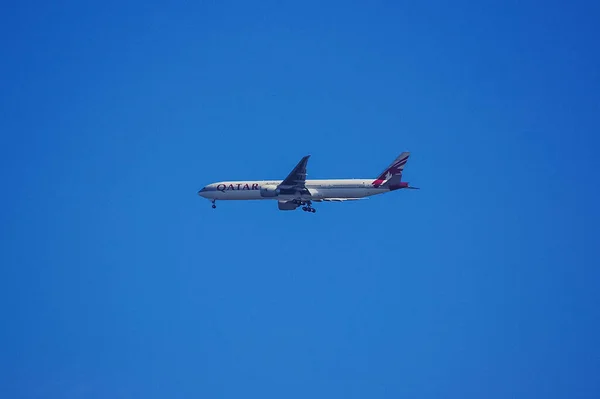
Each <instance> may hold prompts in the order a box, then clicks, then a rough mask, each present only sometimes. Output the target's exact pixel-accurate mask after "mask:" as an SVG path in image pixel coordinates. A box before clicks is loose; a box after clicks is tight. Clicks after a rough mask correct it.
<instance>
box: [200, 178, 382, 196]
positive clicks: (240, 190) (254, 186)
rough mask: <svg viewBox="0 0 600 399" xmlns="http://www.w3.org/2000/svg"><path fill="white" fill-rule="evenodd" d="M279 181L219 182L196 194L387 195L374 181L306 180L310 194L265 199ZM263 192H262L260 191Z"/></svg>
mask: <svg viewBox="0 0 600 399" xmlns="http://www.w3.org/2000/svg"><path fill="white" fill-rule="evenodd" d="M280 183H281V180H254V181H222V182H218V183H212V184H209V185H208V186H206V187H204V188H203V189H202V190H200V191H199V192H198V194H199V195H200V196H202V197H204V198H208V199H211V200H213V199H214V200H264V199H275V200H280V201H281V200H292V199H307V200H321V199H327V198H364V197H368V196H372V195H377V194H382V193H386V192H389V191H390V190H391V189H390V188H388V187H374V186H373V184H372V183H373V179H334V180H306V184H305V186H306V188H307V190H308V191H309V192H310V194H303V195H300V196H299V195H298V194H294V195H286V194H283V193H281V194H278V195H276V196H272V197H269V196H265V195H264V188H268V187H272V188H275V187H277V186H278V185H279V184H280ZM261 189H262V190H261Z"/></svg>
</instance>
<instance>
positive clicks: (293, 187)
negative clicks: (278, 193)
mask: <svg viewBox="0 0 600 399" xmlns="http://www.w3.org/2000/svg"><path fill="white" fill-rule="evenodd" d="M308 158H310V155H306V156H305V157H303V158H302V159H301V160H300V162H298V165H296V167H295V168H294V169H292V171H291V172H290V174H289V175H288V176H287V177H286V178H285V179H284V180H283V181H282V182H281V183H280V184H279V186H278V188H279V189H280V190H282V191H294V192H298V191H299V192H304V191H305V190H306V185H305V184H306V164H307V163H308ZM306 191H308V190H306Z"/></svg>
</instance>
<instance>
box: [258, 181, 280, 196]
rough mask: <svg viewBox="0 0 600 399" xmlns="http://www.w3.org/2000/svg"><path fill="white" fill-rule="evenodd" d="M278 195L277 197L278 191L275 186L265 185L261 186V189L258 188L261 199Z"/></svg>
mask: <svg viewBox="0 0 600 399" xmlns="http://www.w3.org/2000/svg"><path fill="white" fill-rule="evenodd" d="M278 195H279V189H278V188H277V186H275V185H272V184H267V185H264V186H261V188H260V196H261V197H263V198H273V197H277V196H278Z"/></svg>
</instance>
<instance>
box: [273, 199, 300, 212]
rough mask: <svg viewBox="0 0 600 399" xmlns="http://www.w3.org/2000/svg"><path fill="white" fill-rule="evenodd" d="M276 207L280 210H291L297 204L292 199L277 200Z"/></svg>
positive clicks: (296, 206)
mask: <svg viewBox="0 0 600 399" xmlns="http://www.w3.org/2000/svg"><path fill="white" fill-rule="evenodd" d="M277 207H278V208H279V210H280V211H293V210H294V209H296V208H298V204H296V203H295V202H294V201H277Z"/></svg>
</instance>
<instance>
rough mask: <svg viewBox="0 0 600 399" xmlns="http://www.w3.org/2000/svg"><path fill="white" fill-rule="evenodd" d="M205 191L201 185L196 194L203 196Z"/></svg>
mask: <svg viewBox="0 0 600 399" xmlns="http://www.w3.org/2000/svg"><path fill="white" fill-rule="evenodd" d="M205 192H206V187H202V188H201V189H200V190H198V195H199V196H201V197H204V195H203V194H204V193H205Z"/></svg>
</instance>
